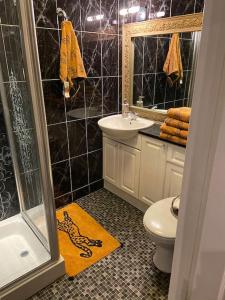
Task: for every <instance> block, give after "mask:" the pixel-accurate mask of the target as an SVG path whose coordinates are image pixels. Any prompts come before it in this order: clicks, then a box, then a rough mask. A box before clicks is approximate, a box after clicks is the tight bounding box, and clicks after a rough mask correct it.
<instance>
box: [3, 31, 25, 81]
mask: <svg viewBox="0 0 225 300" xmlns="http://www.w3.org/2000/svg"><path fill="white" fill-rule="evenodd" d="M2 37H3V40H4V45H5V56H6V60H7V66H8V71H9V75H10V74H11V73H12V72H13V74H14V76H15V77H16V80H24V79H25V78H24V72H23V68H24V65H23V55H22V50H21V39H20V31H19V28H18V27H14V26H2ZM0 39H1V37H0ZM0 44H2V42H0ZM2 54H3V53H2ZM0 59H1V62H2V61H3V76H4V78H3V80H4V81H8V76H7V75H8V74H7V72H6V69H5V61H4V60H5V57H4V56H3V57H0Z"/></svg>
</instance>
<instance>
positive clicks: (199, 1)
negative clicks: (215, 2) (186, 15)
mask: <svg viewBox="0 0 225 300" xmlns="http://www.w3.org/2000/svg"><path fill="white" fill-rule="evenodd" d="M203 10H204V0H196V2H195V13H199V12H203Z"/></svg>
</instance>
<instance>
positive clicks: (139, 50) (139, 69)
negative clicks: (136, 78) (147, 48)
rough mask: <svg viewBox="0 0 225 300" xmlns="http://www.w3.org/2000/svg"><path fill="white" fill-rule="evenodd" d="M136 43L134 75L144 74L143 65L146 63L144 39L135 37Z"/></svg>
mask: <svg viewBox="0 0 225 300" xmlns="http://www.w3.org/2000/svg"><path fill="white" fill-rule="evenodd" d="M133 43H134V75H135V74H143V72H144V70H143V63H144V56H143V54H144V52H143V51H144V48H143V47H144V37H135V38H134V39H133Z"/></svg>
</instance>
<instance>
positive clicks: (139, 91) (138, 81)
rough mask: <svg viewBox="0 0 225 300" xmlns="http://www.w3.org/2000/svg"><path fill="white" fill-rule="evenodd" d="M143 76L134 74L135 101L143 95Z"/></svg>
mask: <svg viewBox="0 0 225 300" xmlns="http://www.w3.org/2000/svg"><path fill="white" fill-rule="evenodd" d="M143 76H144V75H134V79H133V103H134V104H135V103H137V100H138V97H139V96H143Z"/></svg>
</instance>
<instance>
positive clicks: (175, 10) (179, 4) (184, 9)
mask: <svg viewBox="0 0 225 300" xmlns="http://www.w3.org/2000/svg"><path fill="white" fill-rule="evenodd" d="M194 9H195V0H189V1H172V6H171V14H172V16H177V15H186V14H193V13H194Z"/></svg>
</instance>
